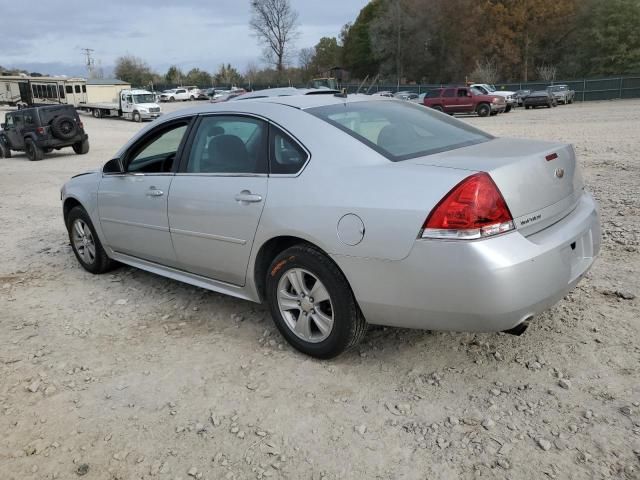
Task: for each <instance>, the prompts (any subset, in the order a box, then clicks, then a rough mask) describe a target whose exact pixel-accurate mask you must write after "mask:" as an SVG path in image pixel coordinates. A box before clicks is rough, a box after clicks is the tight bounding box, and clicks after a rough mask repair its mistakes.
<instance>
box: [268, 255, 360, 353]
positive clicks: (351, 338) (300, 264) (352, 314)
mask: <svg viewBox="0 0 640 480" xmlns="http://www.w3.org/2000/svg"><path fill="white" fill-rule="evenodd" d="M266 297H267V301H268V303H269V308H270V310H271V315H272V317H273V320H274V322H275V324H276V326H277V327H278V330H280V333H282V335H283V336H284V337H285V339H286V340H287V341H288V342H289V343H290V344H291V345H292V346H293V347H294V348H296V349H297V350H299V351H301V352H302V353H305V354H307V355H311V356H312V357H317V358H332V357H335V356H337V355H339V354H340V353H342V352H344V351H345V350H347V349H349V348H351V347H353V346H355V345H357V344H358V342H359V341H360V340H361V339H362V337H363V336H364V334H365V332H366V327H367V323H366V321H365V319H364V317H363V316H362V313H361V312H360V309H359V308H358V305H357V303H356V300H355V298H354V296H353V293H352V292H351V288H350V287H349V284H348V283H347V280H346V278H345V277H344V275H343V274H342V272H341V271H340V269H339V268H338V267H337V265H336V264H335V263H333V261H332V260H331V259H329V258H328V257H326V256H325V255H324V254H323V253H322V252H320V251H319V250H317V249H316V248H314V247H312V246H308V245H296V246H293V247H291V248H289V249H287V250H285V251H284V252H282V253H281V254H280V255H278V256H277V257H276V258H275V259H274V260H273V262H272V263H271V266H270V267H269V270H268V273H267V278H266Z"/></svg>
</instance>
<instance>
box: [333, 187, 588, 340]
mask: <svg viewBox="0 0 640 480" xmlns="http://www.w3.org/2000/svg"><path fill="white" fill-rule="evenodd" d="M599 251H600V222H599V216H598V212H597V207H596V204H595V202H594V200H593V198H592V197H591V196H590V195H589V194H587V193H585V194H584V195H583V196H582V198H581V199H580V201H579V203H578V206H577V207H576V208H575V209H574V210H573V212H572V213H570V214H569V215H568V216H567V217H565V218H564V219H562V220H561V221H559V222H557V223H556V224H554V225H551V226H550V227H548V228H546V229H544V230H543V231H541V232H538V233H536V234H534V235H531V236H529V237H524V236H523V235H522V234H521V233H519V232H517V231H516V232H511V233H507V234H504V235H501V236H497V237H494V238H490V239H486V240H477V241H440V240H417V241H416V244H415V246H414V248H413V249H412V251H411V253H410V254H409V256H408V257H406V258H405V259H403V260H401V261H383V260H375V259H364V258H357V257H346V256H334V257H333V258H334V260H335V261H336V262H337V263H338V265H339V266H340V267H341V268H342V270H343V272H344V273H345V275H346V277H347V279H348V280H349V282H350V285H351V287H352V289H353V291H354V294H355V296H356V299H357V300H358V303H359V305H360V308H361V309H362V312H363V313H364V316H365V318H366V319H367V321H368V322H369V323H372V324H380V325H389V326H397V327H405V328H421V329H429V330H452V331H472V332H491V331H502V330H507V329H510V328H513V327H515V326H516V325H518V324H520V323H521V322H522V321H523V320H525V319H527V318H529V317H530V316H532V315H535V314H537V313H540V312H542V311H544V310H546V309H547V308H549V307H550V306H552V305H553V304H555V303H556V302H557V301H559V300H560V299H562V298H563V297H564V296H565V295H566V294H567V293H568V292H570V291H571V290H572V289H573V288H574V287H575V285H576V284H577V283H578V282H579V281H580V279H581V278H582V277H583V276H584V275H585V273H586V272H587V271H588V270H589V268H590V267H591V265H592V264H593V261H594V259H595V257H596V256H597V255H598V252H599Z"/></svg>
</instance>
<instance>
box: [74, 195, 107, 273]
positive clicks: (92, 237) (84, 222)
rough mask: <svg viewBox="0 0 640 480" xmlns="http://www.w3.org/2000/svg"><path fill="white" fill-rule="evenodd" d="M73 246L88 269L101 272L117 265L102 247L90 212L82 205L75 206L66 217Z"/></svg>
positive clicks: (81, 263) (84, 266)
mask: <svg viewBox="0 0 640 480" xmlns="http://www.w3.org/2000/svg"><path fill="white" fill-rule="evenodd" d="M66 223H67V231H68V232H69V241H70V242H71V248H72V249H73V253H74V254H75V255H76V258H77V259H78V262H80V265H82V268H84V269H85V270H86V271H88V272H91V273H94V274H99V273H104V272H108V271H109V270H111V269H112V268H113V267H114V266H115V262H114V261H113V260H111V259H110V258H109V257H108V256H107V254H106V253H105V251H104V248H102V244H101V243H100V239H99V238H98V235H96V231H95V229H94V228H93V223H91V218H89V214H88V213H87V212H86V211H85V209H84V208H82V207H73V208H72V209H71V211H70V212H69V214H68V215H67V218H66Z"/></svg>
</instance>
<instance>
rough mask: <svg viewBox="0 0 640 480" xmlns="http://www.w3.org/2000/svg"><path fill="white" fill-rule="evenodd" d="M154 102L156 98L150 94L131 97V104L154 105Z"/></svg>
mask: <svg viewBox="0 0 640 480" xmlns="http://www.w3.org/2000/svg"><path fill="white" fill-rule="evenodd" d="M155 101H156V97H155V96H154V95H153V94H152V93H144V94H142V95H134V96H133V103H154V102H155Z"/></svg>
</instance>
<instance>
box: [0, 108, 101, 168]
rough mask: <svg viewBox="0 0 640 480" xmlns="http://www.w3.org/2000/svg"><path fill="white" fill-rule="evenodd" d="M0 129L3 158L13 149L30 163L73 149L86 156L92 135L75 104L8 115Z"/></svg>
mask: <svg viewBox="0 0 640 480" xmlns="http://www.w3.org/2000/svg"><path fill="white" fill-rule="evenodd" d="M1 127H2V130H0V158H2V157H5V158H8V157H10V156H11V150H17V151H24V152H26V154H27V157H29V160H42V158H43V157H44V154H45V153H49V152H51V151H53V150H54V149H55V150H60V149H61V148H64V147H73V151H74V152H76V153H77V154H79V155H84V154H85V153H87V152H88V151H89V136H88V135H87V134H86V133H85V132H84V126H83V125H82V122H81V121H80V117H78V113H77V112H76V109H75V108H74V107H73V106H72V105H48V106H43V107H32V108H24V109H22V110H18V111H17V112H10V113H7V115H6V117H5V123H3V124H2V125H1Z"/></svg>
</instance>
